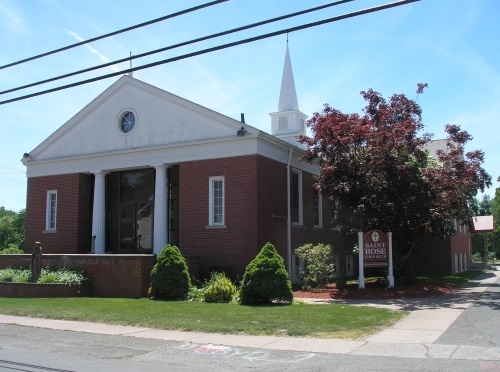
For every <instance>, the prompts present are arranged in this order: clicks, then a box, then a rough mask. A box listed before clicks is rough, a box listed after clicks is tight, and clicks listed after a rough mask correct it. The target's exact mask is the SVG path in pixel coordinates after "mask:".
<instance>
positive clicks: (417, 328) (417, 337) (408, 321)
mask: <svg viewBox="0 0 500 372" xmlns="http://www.w3.org/2000/svg"><path fill="white" fill-rule="evenodd" d="M499 276H500V272H497V271H488V272H487V273H486V274H483V275H482V276H480V277H479V278H478V279H476V280H473V281H471V282H469V283H468V284H467V285H466V286H465V287H463V288H461V289H460V290H459V291H458V292H457V293H454V294H451V295H445V296H442V297H440V298H433V299H398V300H383V301H370V302H363V301H345V303H348V304H351V305H360V306H378V307H386V308H391V309H396V310H405V311H410V314H409V315H408V316H407V317H406V318H404V319H402V320H401V321H399V322H398V323H396V324H395V325H394V326H392V327H390V328H388V329H385V330H383V331H381V332H379V333H377V334H375V335H372V336H369V337H367V338H365V339H362V340H355V341H351V340H341V339H315V338H293V337H273V336H240V335H226V334H209V333H198V332H179V331H164V330H157V329H149V328H140V327H129V326H119V325H108V324H97V323H89V322H75V321H64V320H52V319H38V318H26V317H17V316H10V315H0V323H7V324H18V325H23V326H32V327H43V328H50V329H58V330H68V331H75V332H90V333H98V334H106V335H116V336H126V337H136V338H148V339H160V340H171V341H180V342H184V343H194V344H197V345H205V346H214V345H225V346H237V347H251V348H259V349H268V350H293V351H301V352H308V353H330V354H348V355H373V356H392V357H407V358H446V359H470V360H490V361H498V360H500V348H497V347H491V348H484V347H477V346H473V345H443V344H436V343H434V342H435V341H436V340H437V339H438V337H439V336H440V335H441V334H442V333H444V331H446V329H447V328H448V327H449V326H450V325H451V324H452V323H453V322H454V321H455V320H456V319H457V318H458V317H459V316H460V315H461V314H462V312H463V311H464V310H465V309H467V308H468V307H469V306H470V305H471V304H472V301H473V294H474V293H478V292H482V291H484V290H486V289H487V287H488V286H489V285H490V284H491V283H493V282H494V281H495V280H496V279H497V277H499ZM310 302H311V303H331V302H334V301H318V300H312V299H311V300H310ZM336 302H337V303H338V302H339V301H336ZM0 311H1V310H0Z"/></svg>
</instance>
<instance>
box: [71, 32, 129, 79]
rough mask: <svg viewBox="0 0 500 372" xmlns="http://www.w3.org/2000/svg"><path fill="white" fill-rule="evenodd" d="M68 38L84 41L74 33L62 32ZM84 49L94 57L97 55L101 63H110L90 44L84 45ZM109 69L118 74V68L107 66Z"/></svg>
mask: <svg viewBox="0 0 500 372" xmlns="http://www.w3.org/2000/svg"><path fill="white" fill-rule="evenodd" d="M64 31H65V32H66V33H67V34H68V35H69V36H72V37H73V38H74V39H75V40H77V41H80V42H82V41H85V39H84V38H83V37H81V36H80V35H78V34H77V33H76V32H73V31H69V30H64ZM84 47H85V48H87V50H88V51H89V52H90V53H93V54H95V55H97V56H98V57H99V59H100V60H101V61H103V62H104V63H109V62H111V61H110V60H109V58H108V57H106V56H105V55H104V54H102V53H101V52H99V51H98V50H97V49H96V48H94V47H93V46H91V45H90V44H84ZM109 68H110V69H111V70H113V72H120V69H119V68H118V66H116V65H111V66H109Z"/></svg>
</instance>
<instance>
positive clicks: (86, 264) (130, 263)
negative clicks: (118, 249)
mask: <svg viewBox="0 0 500 372" xmlns="http://www.w3.org/2000/svg"><path fill="white" fill-rule="evenodd" d="M154 263H155V259H154V256H152V255H90V254H87V255H77V254H65V255H59V254H44V255H43V256H42V266H43V267H50V268H61V267H68V268H78V269H80V270H83V271H84V272H85V273H86V274H87V275H88V276H90V277H91V278H92V283H93V289H92V293H91V294H92V296H95V297H131V298H139V297H146V296H147V294H148V288H149V286H150V284H151V281H150V276H149V275H150V273H151V269H152V268H153V265H154ZM30 264H31V255H28V254H25V255H0V268H5V267H10V266H27V265H30Z"/></svg>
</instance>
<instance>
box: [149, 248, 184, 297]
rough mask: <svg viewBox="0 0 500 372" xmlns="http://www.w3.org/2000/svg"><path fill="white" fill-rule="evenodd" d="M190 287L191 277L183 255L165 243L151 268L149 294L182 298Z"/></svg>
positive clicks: (177, 249)
mask: <svg viewBox="0 0 500 372" xmlns="http://www.w3.org/2000/svg"><path fill="white" fill-rule="evenodd" d="M190 288H191V279H190V277H189V273H188V267H187V264H186V261H185V260H184V257H182V254H181V252H180V251H179V248H177V247H176V246H175V245H170V244H169V245H167V246H166V247H165V248H163V250H162V251H161V253H160V254H159V255H158V257H157V260H156V264H155V265H154V267H153V270H151V287H150V288H149V295H150V296H151V297H153V298H164V299H168V300H177V299H184V298H186V297H187V295H188V293H189V289H190Z"/></svg>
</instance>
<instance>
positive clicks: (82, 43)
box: [0, 0, 229, 70]
mask: <svg viewBox="0 0 500 372" xmlns="http://www.w3.org/2000/svg"><path fill="white" fill-rule="evenodd" d="M227 1H229V0H216V1H211V2H209V3H205V4H201V5H198V6H195V7H192V8H189V9H185V10H181V11H179V12H175V13H172V14H168V15H166V16H163V17H160V18H156V19H152V20H150V21H147V22H143V23H139V24H137V25H135V26H130V27H126V28H122V29H121V30H117V31H113V32H110V33H108V34H104V35H101V36H96V37H93V38H91V39H88V40H85V41H81V42H78V43H75V44H71V45H68V46H65V47H62V48H58V49H54V50H51V51H49V52H45V53H42V54H38V55H36V56H33V57H29V58H25V59H22V60H19V61H16V62H12V63H8V64H6V65H3V66H0V70H2V69H5V68H7V67H12V66H16V65H20V64H22V63H26V62H29V61H33V60H35V59H38V58H42V57H46V56H50V55H51V54H56V53H59V52H62V51H65V50H68V49H71V48H75V47H77V46H80V45H84V44H88V43H91V42H94V41H97V40H101V39H105V38H107V37H110V36H114V35H118V34H121V33H123V32H128V31H131V30H135V29H136V28H140V27H144V26H149V25H151V24H153V23H157V22H161V21H164V20H166V19H170V18H174V17H178V16H180V15H184V14H187V13H191V12H194V11H196V10H200V9H203V8H207V7H210V6H213V5H217V4H220V3H224V2H227Z"/></svg>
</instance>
